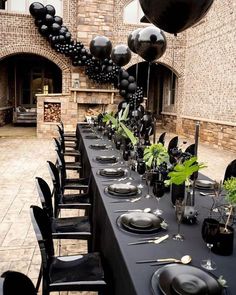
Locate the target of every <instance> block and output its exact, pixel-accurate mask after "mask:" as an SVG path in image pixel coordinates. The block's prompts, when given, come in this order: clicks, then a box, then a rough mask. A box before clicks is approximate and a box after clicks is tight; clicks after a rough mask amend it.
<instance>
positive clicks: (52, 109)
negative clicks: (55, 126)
mask: <svg viewBox="0 0 236 295" xmlns="http://www.w3.org/2000/svg"><path fill="white" fill-rule="evenodd" d="M60 121H61V104H60V103H56V102H50V103H44V122H60Z"/></svg>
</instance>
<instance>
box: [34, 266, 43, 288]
mask: <svg viewBox="0 0 236 295" xmlns="http://www.w3.org/2000/svg"><path fill="white" fill-rule="evenodd" d="M42 276H43V265H42V264H41V265H40V270H39V275H38V280H37V283H36V287H35V289H36V292H37V293H38V291H39V287H40V283H41V280H42Z"/></svg>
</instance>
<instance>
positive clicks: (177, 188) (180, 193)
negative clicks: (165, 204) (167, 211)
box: [170, 183, 185, 205]
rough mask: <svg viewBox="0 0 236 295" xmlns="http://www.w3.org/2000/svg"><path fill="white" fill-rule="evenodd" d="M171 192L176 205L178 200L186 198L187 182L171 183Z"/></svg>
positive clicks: (173, 202)
mask: <svg viewBox="0 0 236 295" xmlns="http://www.w3.org/2000/svg"><path fill="white" fill-rule="evenodd" d="M170 192H171V202H172V204H173V205H175V202H176V200H181V201H183V200H184V197H185V183H182V184H178V185H177V184H174V183H172V184H171V188H170Z"/></svg>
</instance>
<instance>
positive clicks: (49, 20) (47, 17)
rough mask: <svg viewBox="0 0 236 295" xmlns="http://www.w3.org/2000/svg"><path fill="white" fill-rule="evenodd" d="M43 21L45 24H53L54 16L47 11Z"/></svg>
mask: <svg viewBox="0 0 236 295" xmlns="http://www.w3.org/2000/svg"><path fill="white" fill-rule="evenodd" d="M44 21H45V23H46V24H47V25H51V24H53V22H54V18H53V16H52V15H51V14H49V13H47V14H46V15H45V20H44Z"/></svg>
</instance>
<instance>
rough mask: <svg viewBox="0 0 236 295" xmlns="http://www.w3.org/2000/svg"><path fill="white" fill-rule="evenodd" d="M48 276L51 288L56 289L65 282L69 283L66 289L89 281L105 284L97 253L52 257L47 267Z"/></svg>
mask: <svg viewBox="0 0 236 295" xmlns="http://www.w3.org/2000/svg"><path fill="white" fill-rule="evenodd" d="M49 278H50V289H51V290H58V287H59V286H60V285H62V286H65V283H68V284H69V286H67V290H68V287H69V289H71V290H73V286H77V287H78V286H79V285H81V286H82V287H83V285H84V284H85V283H86V285H87V284H89V283H90V282H91V283H94V284H98V285H106V283H105V282H104V281H103V279H104V272H103V268H102V264H101V258H100V255H99V253H89V254H84V255H77V256H65V257H63V256H61V257H60V256H58V257H53V258H52V261H51V264H50V268H49ZM62 290H63V289H62ZM77 290H78V289H77Z"/></svg>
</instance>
